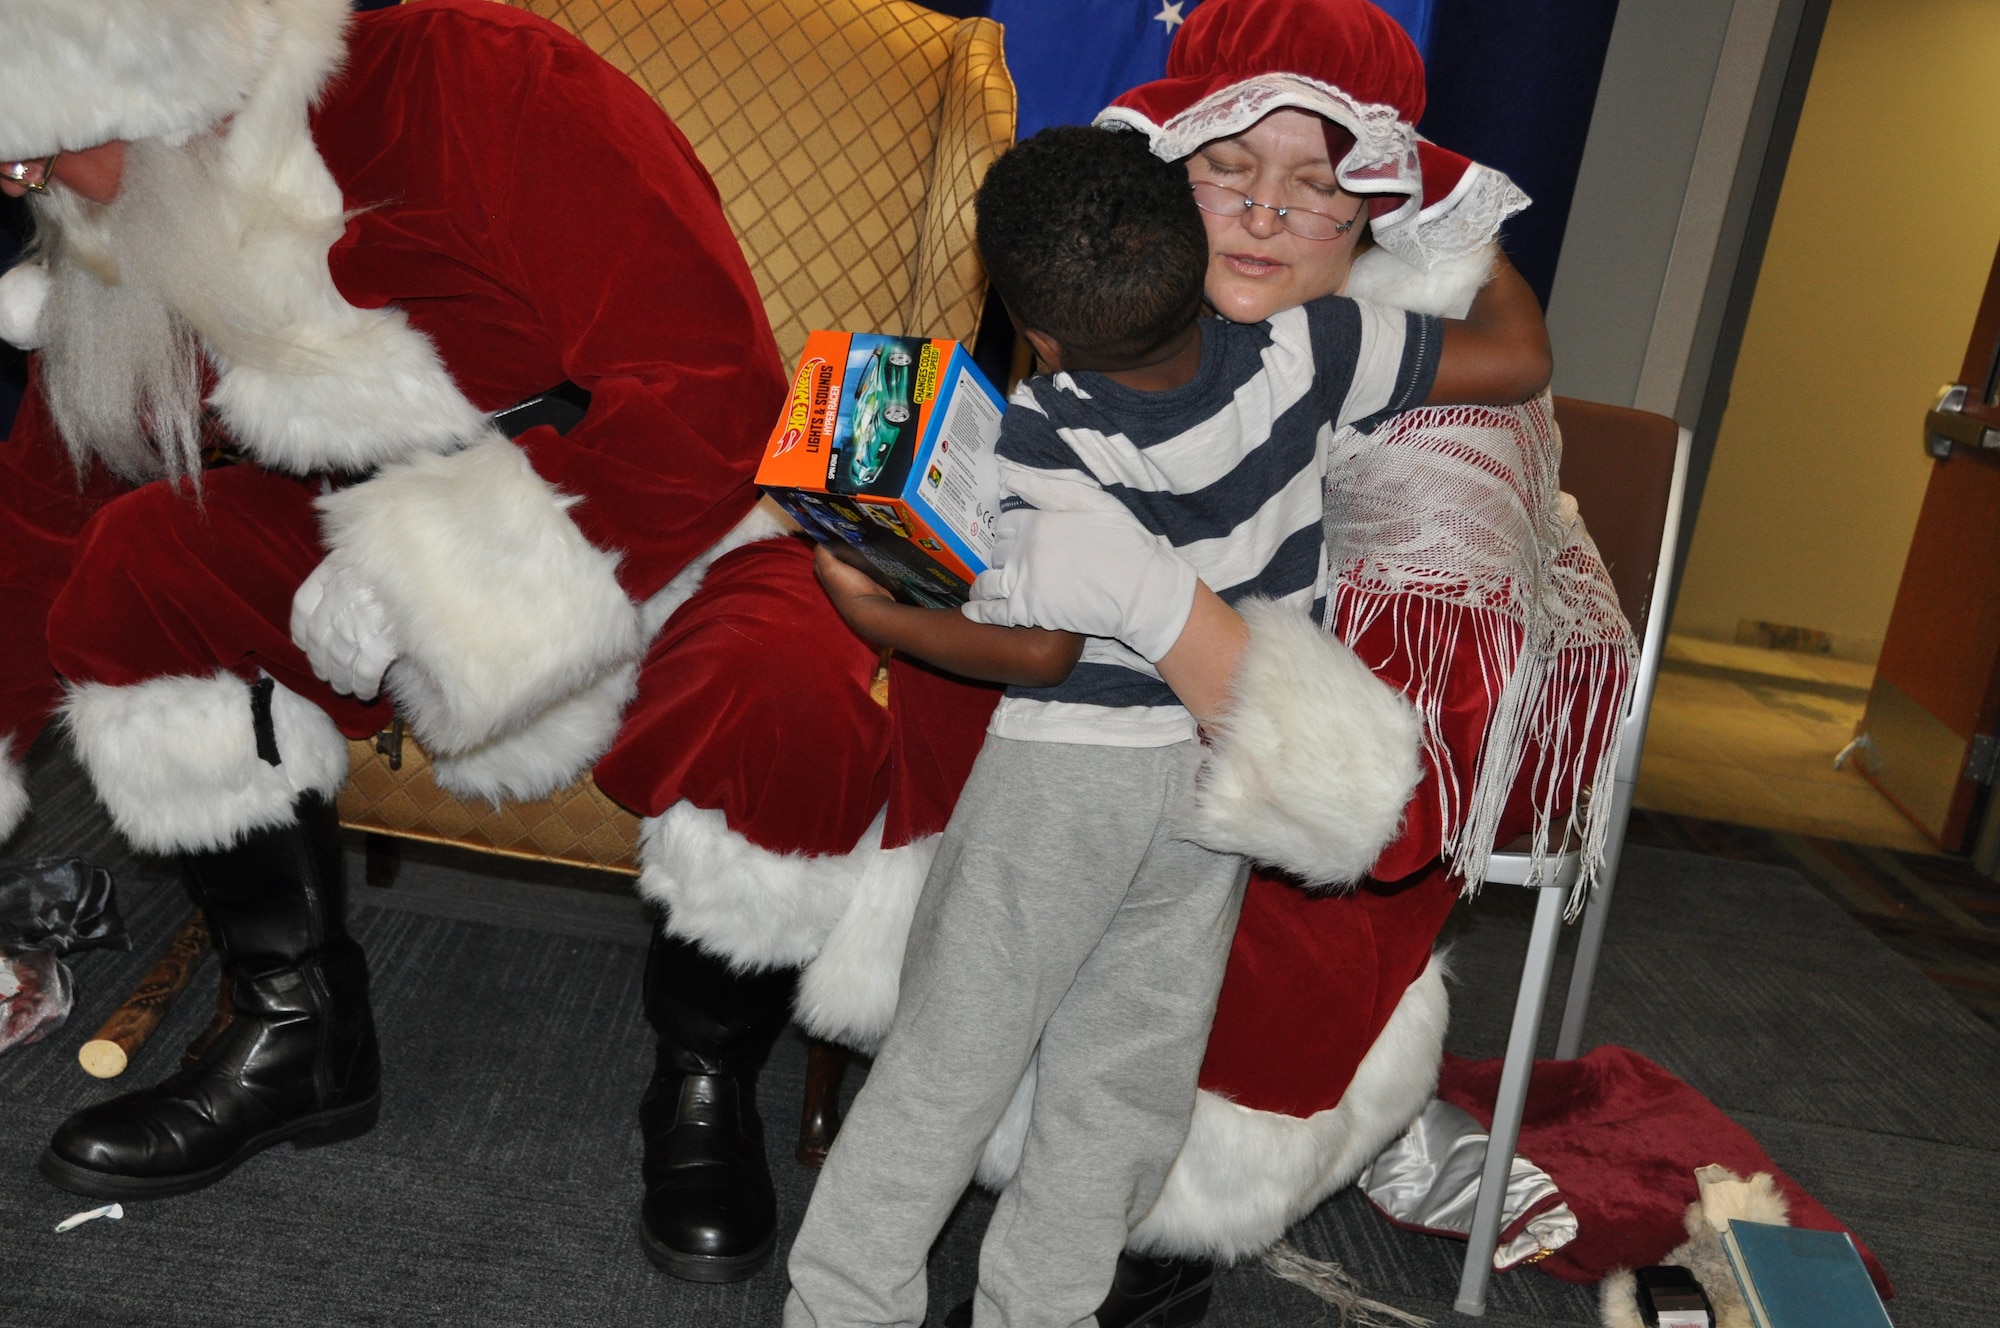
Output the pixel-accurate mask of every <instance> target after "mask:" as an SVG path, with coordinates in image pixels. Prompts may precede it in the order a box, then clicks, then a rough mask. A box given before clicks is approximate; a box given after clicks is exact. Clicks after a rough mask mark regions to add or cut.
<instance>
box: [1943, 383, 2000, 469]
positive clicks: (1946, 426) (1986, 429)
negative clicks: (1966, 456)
mask: <svg viewBox="0 0 2000 1328" xmlns="http://www.w3.org/2000/svg"><path fill="white" fill-rule="evenodd" d="M1964 409H1965V385H1964V384H1962V383H1953V384H1951V385H1950V386H1948V387H1946V388H1945V389H1943V390H1942V391H1940V392H1939V393H1938V399H1937V404H1936V405H1934V406H1932V407H1931V408H1930V410H1928V411H1927V412H1925V414H1924V450H1925V451H1926V452H1929V453H1930V454H1931V455H1932V456H1934V457H1936V458H1937V459H1938V460H1940V461H1942V460H1944V459H1945V458H1946V457H1948V456H1950V455H1951V445H1952V444H1953V443H1957V444H1958V445H1959V446H1960V447H1978V448H1989V449H1990V448H2000V429H1996V428H1992V427H1990V426H1988V425H1985V424H1982V423H1980V422H1979V421H1978V420H1975V419H1972V418H1971V417H1969V416H1967V415H1964V414H1962V413H1961V412H1962V411H1963V410H1964Z"/></svg>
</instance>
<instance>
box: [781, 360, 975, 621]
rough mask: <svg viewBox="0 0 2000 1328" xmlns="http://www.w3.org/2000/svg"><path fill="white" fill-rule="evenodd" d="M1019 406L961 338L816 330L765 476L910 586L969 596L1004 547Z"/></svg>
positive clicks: (949, 601)
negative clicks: (1005, 429) (1002, 463)
mask: <svg viewBox="0 0 2000 1328" xmlns="http://www.w3.org/2000/svg"><path fill="white" fill-rule="evenodd" d="M1005 408H1006V402H1005V401H1004V400H1003V399H1002V397H1001V396H1000V394H999V393H998V392H996V391H995V390H994V389H993V385H992V384H991V383H989V382H987V381H986V378H985V375H983V374H981V373H980V372H979V370H978V369H977V368H976V367H975V366H974V365H973V363H972V357H971V355H969V354H968V353H967V352H966V349H965V347H964V346H963V345H961V344H960V343H958V342H956V341H950V340H946V339H942V338H939V339H935V340H926V339H924V338H922V337H891V336H883V335H881V334H879V333H874V332H813V333H811V334H809V335H808V336H807V338H806V349H805V353H804V354H803V355H802V356H801V357H800V359H799V367H798V372H797V373H795V374H794V375H793V376H792V391H791V396H790V397H789V398H788V399H787V401H786V403H785V413H784V415H783V417H781V418H780V419H779V420H778V424H777V427H776V428H775V429H773V430H772V431H771V441H770V443H769V444H768V445H767V446H766V447H765V449H764V462H763V465H761V466H760V467H759V468H758V470H757V483H758V484H760V485H762V486H763V487H764V491H765V492H766V493H769V494H770V495H771V497H772V498H774V499H775V500H776V501H777V502H778V504H779V506H781V507H783V508H784V509H785V510H786V511H787V512H790V513H791V514H792V517H793V518H794V519H795V520H797V521H798V523H799V524H800V525H802V526H804V527H805V528H806V530H807V531H808V532H809V533H810V534H811V535H812V536H813V537H814V538H816V539H819V540H822V541H824V542H826V543H828V544H831V545H832V546H833V548H834V550H835V552H837V553H840V554H841V555H842V556H843V557H844V558H845V559H846V560H847V561H848V562H851V563H854V564H855V565H856V566H859V567H862V568H863V569H864V570H867V571H869V572H871V573H872V574H873V575H874V576H875V577H876V579H877V580H879V581H881V582H882V583H883V584H885V585H887V586H889V587H890V588H891V589H892V590H895V591H896V592H897V593H898V594H899V596H901V597H902V598H905V599H907V600H909V601H911V602H913V603H916V604H921V605H927V606H929V607H932V608H948V607H950V606H952V605H955V604H962V603H964V601H965V597H966V592H967V590H968V588H969V587H970V586H971V584H972V578H973V577H975V576H977V575H978V574H979V573H981V572H983V571H985V570H986V566H987V562H988V560H989V559H990V558H991V556H992V550H993V519H994V517H996V516H997V515H998V514H999V510H1000V507H999V504H1000V482H999V467H998V466H997V465H996V464H995V461H994V455H993V448H994V444H995V442H997V441H998V439H999V437H1000V415H1001V412H1002V411H1003V410H1004V409H1005Z"/></svg>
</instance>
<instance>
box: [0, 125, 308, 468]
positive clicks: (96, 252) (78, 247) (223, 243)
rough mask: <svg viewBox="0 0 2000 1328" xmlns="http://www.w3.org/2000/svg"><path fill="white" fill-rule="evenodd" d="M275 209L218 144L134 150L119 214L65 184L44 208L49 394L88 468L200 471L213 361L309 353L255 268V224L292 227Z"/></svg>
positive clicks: (144, 145) (44, 377)
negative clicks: (247, 185)
mask: <svg viewBox="0 0 2000 1328" xmlns="http://www.w3.org/2000/svg"><path fill="white" fill-rule="evenodd" d="M276 206H278V205H276V204H274V203H273V202H272V201H271V200H270V199H268V198H257V197H253V196H251V195H249V194H247V193H246V192H245V191H243V190H242V189H240V188H239V187H238V186H236V185H235V184H234V183H233V182H232V181H231V180H230V178H229V176H228V172H227V170H226V168H225V166H224V165H223V160H222V153H221V151H220V143H219V140H218V139H217V138H216V137H215V136H214V135H204V136H202V137H199V138H196V139H194V140H191V141H190V142H188V143H186V144H184V145H181V146H177V147H174V146H168V145H167V144H165V143H163V142H159V141H157V140H154V141H148V142H140V143H133V144H130V145H128V147H127V148H126V153H125V174H124V179H123V182H122V186H121V188H120V190H119V193H118V198H117V200H116V201H115V202H113V203H111V204H109V205H104V204H97V203H92V202H90V201H88V200H87V199H84V198H82V197H80V196H79V195H77V194H76V193H75V192H74V191H73V190H68V189H60V188H59V189H56V190H54V191H52V192H51V193H49V194H48V195H46V196H42V197H37V198H36V199H35V200H34V208H35V247H36V249H37V251H38V252H39V254H40V256H41V257H42V258H43V259H44V261H46V262H47V264H48V269H49V277H50V289H49V297H48V303H47V304H46V305H45V306H44V308H43V313H42V324H41V332H42V335H43V338H44V340H43V344H42V350H41V356H42V372H41V386H42V393H43V395H44V397H45V398H46V399H47V401H48V404H49V408H50V410H51V412H52V414H53V415H54V418H55V423H56V427H57V429H58V430H59V431H60V432H61V434H62V436H63V439H64V442H65V443H66V444H67V446H68V448H69V452H70V456H71V458H72V459H73V460H74V461H75V463H76V464H77V466H78V468H79V470H81V469H83V468H84V467H86V466H87V465H88V464H89V462H90V461H91V460H92V459H93V458H95V459H97V460H99V461H102V462H103V463H104V464H105V465H106V466H107V467H109V468H110V469H111V470H112V471H113V472H114V473H115V474H117V475H119V476H121V477H123V478H125V479H128V480H132V481H134V482H139V481H144V480H148V479H154V478H158V477H160V476H163V475H166V476H182V475H196V476H198V475H199V474H200V471H201V435H202V427H201V426H202V412H203V405H202V382H203V369H204V363H205V358H206V356H209V355H213V356H216V357H218V359H219V360H220V361H221V362H223V363H228V362H244V361H254V362H261V363H267V364H275V363H277V362H290V361H296V360H298V359H299V358H300V356H301V352H300V350H299V349H298V347H297V346H295V345H292V344H289V343H288V341H287V339H285V338H284V337H283V336H282V330H283V329H284V327H285V324H286V319H285V316H284V315H283V313H282V312H281V311H279V310H277V309H275V308H273V307H271V306H272V304H273V301H272V299H271V297H270V295H269V294H268V293H267V292H266V291H265V290H264V289H263V288H261V287H260V285H259V283H258V281H257V280H256V274H255V273H254V272H253V271H252V268H253V266H254V265H253V264H251V263H249V262H246V257H247V256H246V253H245V249H246V245H245V242H244V241H245V236H246V232H247V231H248V230H249V229H250V226H251V225H255V226H258V227H261V228H264V229H269V228H270V227H271V226H272V224H273V223H274V222H275V223H276V224H278V225H280V226H283V225H285V224H286V223H287V221H289V220H291V219H288V218H274V217H272V216H271V215H270V213H271V211H272V209H273V208H274V207H276ZM253 219H254V220H253ZM246 223H248V224H246ZM292 224H309V223H301V222H293V223H292ZM331 238H332V237H331V236H330V235H329V236H328V237H327V239H328V240H329V242H330V240H331ZM294 367H299V368H303V367H306V366H304V365H295V366H294Z"/></svg>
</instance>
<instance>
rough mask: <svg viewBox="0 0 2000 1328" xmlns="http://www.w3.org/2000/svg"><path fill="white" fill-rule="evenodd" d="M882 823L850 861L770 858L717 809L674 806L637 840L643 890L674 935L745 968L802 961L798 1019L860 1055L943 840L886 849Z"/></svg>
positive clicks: (886, 997) (889, 1004)
mask: <svg viewBox="0 0 2000 1328" xmlns="http://www.w3.org/2000/svg"><path fill="white" fill-rule="evenodd" d="M882 823H883V818H882V817H880V816H878V817H876V818H875V823H874V824H873V825H871V826H870V827H869V828H868V829H867V831H865V832H864V833H863V834H862V836H861V840H860V842H859V843H858V844H857V845H856V846H855V848H854V850H853V851H852V852H850V853H843V854H828V855H826V856H823V857H808V856H806V855H804V854H800V853H774V852H772V851H771V850H769V849H766V848H760V847H759V846H757V845H755V844H753V843H751V842H750V841H749V840H748V839H745V838H744V837H743V836H742V835H740V834H738V833H737V832H735V831H734V830H731V829H730V828H729V826H728V824H727V822H726V821H725V819H724V818H723V814H722V813H721V812H719V811H709V810H706V809H703V808H700V807H696V806H694V805H693V804H692V803H687V802H677V803H675V804H674V805H673V806H671V807H669V808H667V810H666V811H665V812H664V813H662V814H661V815H659V816H656V817H653V818H651V819H649V820H647V821H646V822H645V823H644V824H643V826H642V827H641V830H640V836H639V869H640V870H639V893H640V894H641V895H643V896H644V897H645V898H647V899H650V900H652V901H654V902H655V903H658V904H662V905H665V907H666V910H667V927H666V929H667V931H668V932H669V933H671V934H673V935H675V936H682V937H685V938H687V939H688V940H691V941H694V942H696V943H698V944H700V945H702V946H704V947H706V948H708V949H709V950H712V951H714V952H715V953H717V954H719V955H722V956H723V957H724V958H726V959H728V960H730V961H731V962H732V963H734V964H736V965H737V966H738V967H741V968H745V969H752V968H776V967H788V966H797V965H806V966H807V967H806V971H805V975H804V977H803V978H802V979H801V981H800V986H799V997H798V1018H799V1022H800V1023H801V1024H803V1025H804V1026H805V1027H806V1029H807V1030H808V1031H809V1032H812V1033H814V1034H815V1035H817V1036H819V1037H824V1038H830V1039H832V1040H834V1041H838V1042H843V1043H846V1044H848V1045H850V1046H854V1047H857V1048H860V1049H863V1050H872V1049H873V1048H874V1047H875V1046H877V1045H879V1044H880V1042H881V1039H882V1036H883V1034H885V1033H887V1032H888V1031H889V1020H890V1019H891V1018H892V1017H893V1016H894V1014H895V1012H896V993H897V981H898V977H899V975H900V973H901V971H902V966H903V945H904V942H905V941H906V940H908V938H909V932H910V916H911V914H912V913H914V912H915V910H916V902H917V895H918V894H919V892H921V890H922V889H923V883H924V877H925V876H927V875H928V874H929V873H930V863H931V858H932V857H933V856H935V854H936V852H937V837H936V836H932V837H930V838H928V839H922V840H918V841H916V842H915V843H911V844H905V845H903V846H902V847H900V848H892V849H884V848H882V847H881V843H882Z"/></svg>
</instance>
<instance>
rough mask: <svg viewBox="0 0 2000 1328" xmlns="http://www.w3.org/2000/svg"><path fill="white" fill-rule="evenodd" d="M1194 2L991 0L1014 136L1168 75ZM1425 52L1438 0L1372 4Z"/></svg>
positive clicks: (1079, 120)
mask: <svg viewBox="0 0 2000 1328" xmlns="http://www.w3.org/2000/svg"><path fill="white" fill-rule="evenodd" d="M1199 2H1200V0H991V3H990V4H989V5H988V6H987V13H988V15H989V16H991V17H992V18H994V19H996V20H998V21H999V22H1000V23H1001V24H1003V25H1004V26H1005V27H1006V29H1007V69H1008V72H1010V73H1011V74H1013V76H1014V89H1015V91H1016V93H1017V94H1018V95H1019V97H1020V130H1019V136H1020V137H1021V138H1027V137H1029V136H1030V135H1032V134H1034V133H1035V132H1036V131H1038V130H1042V129H1046V128H1048V127H1049V126H1050V125H1064V124H1089V123H1090V122H1091V121H1092V120H1094V119H1096V118H1097V113H1098V112H1099V111H1101V110H1103V109H1104V108H1105V107H1106V106H1108V105H1110V104H1111V99H1112V98H1114V97H1116V96H1117V95H1118V94H1119V93H1121V92H1126V91H1129V90H1131V89H1132V88H1136V87H1138V86H1139V85H1140V84H1141V83H1150V82H1152V81H1153V80H1154V79H1156V78H1159V77H1160V76H1161V75H1163V74H1165V73H1166V71H1167V48H1168V47H1170V46H1172V45H1173V40H1174V34H1175V33H1176V32H1178V31H1179V30H1180V25H1181V23H1182V22H1183V21H1185V20H1186V18H1187V17H1188V16H1189V15H1190V14H1192V13H1193V12H1194V9H1195V6H1196V5H1197V4H1198V3H1199ZM1377 2H1378V3H1379V4H1380V5H1381V7H1382V8H1383V9H1384V10H1386V11H1387V12H1388V14H1389V16H1390V17H1391V18H1393V19H1395V20H1396V21H1397V22H1398V23H1400V24H1402V25H1403V29H1404V31H1406V32H1408V33H1409V34H1410V36H1411V37H1412V38H1413V39H1414V40H1415V41H1416V43H1417V49H1418V50H1420V51H1423V52H1425V53H1426V54H1427V55H1428V53H1429V49H1430V30H1431V14H1432V11H1433V9H1434V8H1435V6H1436V4H1437V0H1377Z"/></svg>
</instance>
